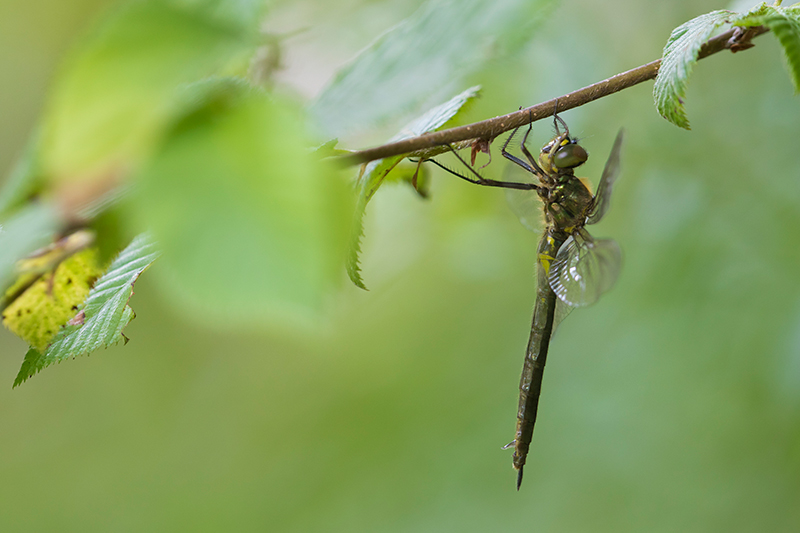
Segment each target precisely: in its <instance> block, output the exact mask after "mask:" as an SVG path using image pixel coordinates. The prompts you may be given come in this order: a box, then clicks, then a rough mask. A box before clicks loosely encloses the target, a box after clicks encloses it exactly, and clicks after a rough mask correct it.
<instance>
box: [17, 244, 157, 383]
mask: <svg viewBox="0 0 800 533" xmlns="http://www.w3.org/2000/svg"><path fill="white" fill-rule="evenodd" d="M157 257H158V252H157V251H156V247H155V244H154V243H153V242H152V240H151V239H150V238H149V237H148V236H147V235H139V236H138V237H136V238H135V239H134V240H133V242H131V244H130V245H129V246H128V247H127V248H125V250H123V251H122V252H121V253H120V254H119V256H117V258H116V259H115V260H114V261H113V262H112V263H111V266H110V267H109V268H108V271H106V273H105V274H104V275H103V276H102V277H101V278H100V279H99V280H97V282H96V283H95V284H94V286H93V287H92V289H91V292H89V296H88V297H87V298H86V301H85V303H84V304H83V305H82V306H80V308H79V311H78V313H77V314H76V315H75V316H74V317H73V319H72V320H71V321H70V323H68V324H66V325H64V326H63V327H62V328H61V329H60V330H59V332H58V334H57V335H56V336H55V338H54V340H53V342H52V344H50V346H48V347H47V349H46V350H44V353H42V352H41V351H39V350H37V349H35V348H31V349H30V350H29V351H28V353H27V354H25V361H24V362H23V363H22V367H21V368H20V371H19V374H18V375H17V378H16V379H15V380H14V386H15V387H16V386H17V385H20V384H21V383H23V382H24V381H25V380H27V379H28V378H29V377H31V376H33V375H34V374H36V373H38V372H40V371H41V370H42V369H44V368H46V367H48V366H50V365H52V364H53V363H58V362H61V361H63V360H64V359H67V358H71V357H77V356H79V355H88V354H90V353H91V352H93V351H95V350H98V349H100V348H105V347H108V346H111V345H112V344H116V343H117V342H119V341H121V340H123V339H124V338H125V337H124V336H123V335H122V330H123V329H125V326H127V325H128V323H129V322H130V321H131V320H132V319H133V317H134V312H133V309H131V308H130V306H128V300H130V297H131V295H132V294H133V284H134V283H135V282H136V280H137V279H138V278H139V276H140V275H141V273H142V272H143V271H144V270H145V269H146V268H147V267H148V266H150V264H152V262H153V261H155V260H156V258H157Z"/></svg>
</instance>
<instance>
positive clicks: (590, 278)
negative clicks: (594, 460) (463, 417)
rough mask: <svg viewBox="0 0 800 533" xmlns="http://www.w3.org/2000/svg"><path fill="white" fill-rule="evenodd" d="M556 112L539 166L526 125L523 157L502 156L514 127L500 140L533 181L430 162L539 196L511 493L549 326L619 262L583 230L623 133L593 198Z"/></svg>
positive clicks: (582, 302)
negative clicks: (532, 292) (541, 220)
mask: <svg viewBox="0 0 800 533" xmlns="http://www.w3.org/2000/svg"><path fill="white" fill-rule="evenodd" d="M557 106H558V104H557V103H556V110H555V111H554V113H553V125H554V127H555V135H554V137H553V138H552V139H551V140H550V141H549V142H548V143H547V144H545V145H544V146H543V147H542V149H541V151H540V152H539V157H538V161H537V159H536V158H534V157H533V155H532V154H531V152H530V151H529V150H528V148H527V140H528V135H529V134H530V133H531V129H532V127H533V126H532V124H530V125H529V126H528V129H527V131H526V132H525V135H524V137H523V138H522V143H521V144H520V150H521V151H522V154H523V155H524V157H525V159H522V158H520V157H517V156H516V155H514V154H512V153H510V152H509V151H508V150H507V149H508V146H509V143H510V142H511V140H512V139H513V138H514V136H515V135H516V134H517V132H518V130H519V129H520V128H519V127H518V128H516V129H515V130H514V131H513V132H512V133H511V135H510V136H509V137H508V139H506V141H505V143H504V144H503V147H502V149H501V151H500V153H501V154H502V155H503V157H505V158H506V159H508V160H510V161H511V162H512V163H514V164H515V165H518V166H519V167H521V168H522V169H524V170H525V171H526V172H527V173H528V174H529V177H530V178H532V180H531V182H511V181H497V180H491V179H486V178H484V177H483V176H481V175H480V174H479V173H478V171H476V170H475V169H474V168H473V167H472V166H471V165H469V164H468V163H467V162H466V161H464V159H463V158H462V157H461V156H460V155H458V152H456V151H455V150H454V149H453V148H452V147H450V151H451V152H452V153H453V154H454V155H455V156H456V157H457V158H458V159H459V160H460V161H461V162H462V163H463V164H464V166H465V167H466V168H468V169H469V170H470V174H469V175H468V176H467V175H464V174H462V173H460V172H456V171H454V170H452V169H450V168H448V167H446V166H444V165H443V164H441V163H439V162H437V161H436V160H435V159H430V161H431V162H433V163H435V164H436V165H437V166H439V167H441V168H443V169H444V170H446V171H448V172H450V173H451V174H454V175H456V176H458V177H459V178H462V179H464V180H466V181H469V182H470V183H474V184H476V185H484V186H489V187H502V188H506V189H512V190H516V191H520V192H517V194H518V195H519V194H524V195H525V197H526V198H528V199H530V198H535V197H536V196H538V199H539V200H540V202H539V203H540V204H541V206H542V210H543V212H544V228H543V234H542V237H541V240H540V241H539V246H538V249H537V289H536V303H535V305H534V311H533V321H532V323H531V332H530V338H529V340H528V346H527V349H526V351H525V363H524V365H523V369H522V377H521V379H520V386H519V407H518V410H517V428H516V434H515V436H514V440H513V441H511V442H510V443H509V444H508V445H506V446H505V447H504V448H511V447H513V448H514V455H513V458H512V461H513V466H514V468H515V469H516V471H517V490H519V488H520V486H521V485H522V475H523V471H524V467H525V462H526V459H527V457H528V452H529V450H530V445H531V440H532V439H533V427H534V425H535V423H536V414H537V412H538V407H539V396H540V395H541V391H542V378H543V376H544V367H545V363H546V361H547V352H548V350H549V347H550V340H551V338H552V336H553V333H554V331H555V328H556V327H557V325H558V324H559V322H560V321H561V320H563V319H564V318H565V317H566V315H567V314H569V312H570V311H571V310H572V309H574V308H576V307H583V306H586V305H589V304H592V303H594V302H596V301H597V300H598V299H599V298H600V296H601V295H602V294H603V293H604V292H606V291H608V290H609V289H610V288H611V287H612V285H613V284H614V282H615V281H616V279H617V277H618V275H619V271H620V267H621V264H622V254H621V252H620V248H619V246H618V245H617V243H616V242H615V241H613V240H611V239H595V238H594V237H592V236H591V235H590V234H589V232H588V231H587V230H586V228H585V226H587V225H591V224H596V223H597V222H600V220H601V219H602V218H603V216H604V215H605V214H606V212H607V211H608V206H609V199H610V197H611V191H612V188H613V186H614V182H615V181H616V179H617V176H618V175H619V168H620V164H619V163H620V150H621V148H622V140H623V136H624V131H623V130H620V131H619V133H618V134H617V137H616V140H615V141H614V145H613V147H612V149H611V153H610V154H609V156H608V160H607V161H606V164H605V168H604V169H603V174H602V175H601V177H600V183H599V185H598V187H597V192H596V193H594V194H592V192H591V191H590V190H589V188H588V186H587V185H586V183H585V182H584V181H583V180H582V179H580V178H577V177H576V176H575V168H577V167H579V166H580V165H582V164H584V163H585V162H586V161H587V159H588V158H589V154H588V153H587V152H586V150H585V149H584V148H583V147H582V146H581V145H580V144H579V143H578V139H576V138H574V137H572V136H570V133H569V128H568V127H567V124H566V122H564V120H563V119H562V118H561V117H559V116H558V108H557ZM559 126H560V127H559ZM562 129H563V131H562ZM516 191H515V192H516ZM532 193H536V195H535V196H534V195H532ZM529 203H530V202H529ZM517 205H518V206H519V203H518V204H517ZM513 208H514V205H512V209H513ZM518 214H520V213H518ZM521 214H522V215H523V216H528V214H526V213H521ZM523 223H525V220H523Z"/></svg>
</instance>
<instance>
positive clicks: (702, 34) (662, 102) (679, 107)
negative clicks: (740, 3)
mask: <svg viewBox="0 0 800 533" xmlns="http://www.w3.org/2000/svg"><path fill="white" fill-rule="evenodd" d="M734 15H735V13H733V12H731V11H727V10H720V11H712V12H711V13H706V14H705V15H700V16H699V17H697V18H693V19H692V20H690V21H688V22H685V23H683V24H681V25H680V26H678V27H677V28H675V29H674V30H672V34H671V35H670V36H669V39H668V40H667V44H666V46H664V55H663V56H662V58H661V67H660V68H659V70H658V77H657V78H656V82H655V86H654V87H653V97H654V99H655V104H656V108H657V109H658V112H659V113H661V116H662V117H664V118H665V119H667V120H669V121H670V122H672V123H673V124H675V125H676V126H680V127H681V128H686V129H687V130H688V129H689V120H688V118H687V117H686V110H685V109H684V107H683V98H684V96H685V95H686V85H687V83H688V79H689V75H690V74H691V72H692V67H693V66H694V64H695V63H696V62H697V55H698V53H699V52H700V47H701V46H702V45H703V43H704V42H706V41H707V40H708V39H709V37H711V35H712V34H713V33H714V30H716V29H717V28H718V27H720V26H721V25H723V24H725V23H727V22H728V21H729V19H730V18H731V17H732V16H734Z"/></svg>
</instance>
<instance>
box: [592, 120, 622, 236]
mask: <svg viewBox="0 0 800 533" xmlns="http://www.w3.org/2000/svg"><path fill="white" fill-rule="evenodd" d="M623 136H624V131H623V130H619V133H617V139H616V140H615V141H614V146H613V147H612V148H611V153H610V154H609V155H608V160H607V161H606V166H605V168H604V169H603V176H602V177H601V178H600V185H598V186H597V194H595V195H594V207H593V208H592V212H591V213H590V214H589V216H588V217H587V219H586V223H587V224H596V223H597V222H600V219H601V218H603V215H605V214H606V211H608V205H609V203H608V202H609V199H610V198H611V189H612V188H613V187H614V182H615V181H617V176H619V153H620V150H621V149H622V138H623Z"/></svg>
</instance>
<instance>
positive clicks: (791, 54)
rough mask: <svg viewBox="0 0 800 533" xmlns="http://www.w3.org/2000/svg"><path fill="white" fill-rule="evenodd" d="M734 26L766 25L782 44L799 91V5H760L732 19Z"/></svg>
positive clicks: (796, 89)
mask: <svg viewBox="0 0 800 533" xmlns="http://www.w3.org/2000/svg"><path fill="white" fill-rule="evenodd" d="M732 22H733V24H734V25H736V26H766V27H767V28H769V29H770V30H772V32H773V33H774V34H775V37H777V39H778V41H779V42H780V43H781V46H783V52H784V54H785V56H786V62H787V65H788V68H789V73H790V74H791V76H792V82H793V83H794V90H795V92H797V93H800V6H791V7H775V6H768V5H761V6H759V7H758V8H756V9H754V10H753V11H751V12H750V13H747V14H745V15H743V16H742V17H740V18H738V19H736V20H734V21H732Z"/></svg>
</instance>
